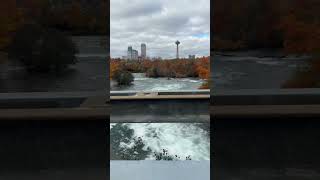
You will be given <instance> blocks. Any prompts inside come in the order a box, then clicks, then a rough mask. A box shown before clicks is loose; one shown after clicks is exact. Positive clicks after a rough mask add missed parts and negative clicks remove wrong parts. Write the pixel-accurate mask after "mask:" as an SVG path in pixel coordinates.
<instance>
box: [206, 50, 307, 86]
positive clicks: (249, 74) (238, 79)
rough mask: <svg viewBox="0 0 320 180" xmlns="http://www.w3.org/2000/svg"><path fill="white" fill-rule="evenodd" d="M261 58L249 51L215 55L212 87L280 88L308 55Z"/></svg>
mask: <svg viewBox="0 0 320 180" xmlns="http://www.w3.org/2000/svg"><path fill="white" fill-rule="evenodd" d="M261 54H263V55H266V54H265V53H263V52H260V55H259V56H260V57H259V56H258V55H256V54H250V52H239V53H233V55H232V56H221V55H216V56H214V58H213V59H214V60H213V63H212V64H211V67H212V68H211V69H212V81H213V86H214V87H213V88H214V89H216V90H225V89H234V90H236V89H278V88H281V86H282V85H283V84H284V83H285V82H286V81H287V80H289V79H290V78H291V77H292V76H293V75H294V73H295V72H296V71H297V70H298V68H303V67H304V66H305V65H306V62H307V60H308V58H307V57H294V56H292V57H281V56H278V57H277V56H275V57H261Z"/></svg>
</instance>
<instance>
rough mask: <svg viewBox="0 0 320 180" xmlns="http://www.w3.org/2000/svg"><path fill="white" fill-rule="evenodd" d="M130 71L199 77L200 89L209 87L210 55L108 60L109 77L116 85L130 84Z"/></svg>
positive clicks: (151, 75)
mask: <svg viewBox="0 0 320 180" xmlns="http://www.w3.org/2000/svg"><path fill="white" fill-rule="evenodd" d="M131 73H145V75H146V76H147V77H150V78H160V77H166V78H168V79H170V78H188V77H190V78H191V77H192V78H200V79H203V80H205V82H204V83H203V84H202V86H201V87H200V89H209V86H210V85H209V77H210V57H209V56H207V57H201V58H196V59H165V60H137V61H128V60H122V59H119V58H118V59H115V58H113V59H111V60H110V78H111V79H112V80H115V81H116V82H117V83H118V85H130V84H131V82H132V81H133V80H134V79H133V77H132V78H131V76H130V75H129V74H131ZM124 79H126V80H124ZM123 82H125V83H123Z"/></svg>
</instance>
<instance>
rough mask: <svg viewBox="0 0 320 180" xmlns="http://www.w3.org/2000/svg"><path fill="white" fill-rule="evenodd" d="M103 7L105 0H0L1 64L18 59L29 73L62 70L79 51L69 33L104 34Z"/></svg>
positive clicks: (104, 17) (73, 62) (104, 11)
mask: <svg viewBox="0 0 320 180" xmlns="http://www.w3.org/2000/svg"><path fill="white" fill-rule="evenodd" d="M106 9H107V1H106V0H91V1H90V2H89V1H82V0H73V1H67V0H56V1H52V0H2V1H1V2H0V24H1V27H0V63H4V62H6V61H15V60H18V61H20V62H22V64H23V65H25V67H26V68H27V69H28V71H30V72H31V71H32V72H41V73H54V72H62V71H64V70H65V69H66V68H68V66H69V65H70V64H75V63H76V57H75V54H76V53H77V52H78V50H77V47H76V46H75V44H74V42H73V41H72V39H70V36H85V35H93V34H95V35H107V30H108V27H107V23H106V22H107V19H108V18H107V17H108V11H106ZM102 43H103V42H102ZM105 43H106V42H105ZM1 54H8V56H2V55H1Z"/></svg>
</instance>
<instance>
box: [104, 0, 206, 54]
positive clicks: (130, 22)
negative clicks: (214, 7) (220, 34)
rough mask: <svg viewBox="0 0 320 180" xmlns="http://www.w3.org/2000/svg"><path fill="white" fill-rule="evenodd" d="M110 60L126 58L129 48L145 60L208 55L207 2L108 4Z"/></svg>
mask: <svg viewBox="0 0 320 180" xmlns="http://www.w3.org/2000/svg"><path fill="white" fill-rule="evenodd" d="M110 4H111V7H110V10H111V12H110V14H111V15H110V28H111V29H110V50H111V51H110V53H111V57H122V56H126V55H127V49H128V46H132V47H133V49H136V50H138V51H139V55H140V54H141V48H140V47H141V46H140V45H141V43H145V44H146V45H147V56H150V57H155V56H161V57H163V58H174V57H175V56H176V45H175V41H176V40H179V41H180V45H179V52H180V53H179V54H180V57H187V56H188V55H189V54H195V55H196V56H209V54H210V0H197V1H194V0H111V3H110Z"/></svg>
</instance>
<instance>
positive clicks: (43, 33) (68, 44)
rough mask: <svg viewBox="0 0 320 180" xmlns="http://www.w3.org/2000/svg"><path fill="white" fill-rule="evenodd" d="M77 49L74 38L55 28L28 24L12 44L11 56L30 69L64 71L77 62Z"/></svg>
mask: <svg viewBox="0 0 320 180" xmlns="http://www.w3.org/2000/svg"><path fill="white" fill-rule="evenodd" d="M76 53H77V49H76V46H75V44H74V43H73V42H72V40H71V39H70V38H69V37H68V36H66V35H65V34H64V33H61V32H59V31H57V30H55V29H45V28H43V27H42V26H40V25H37V24H26V25H25V26H23V27H22V28H21V29H19V30H18V31H17V33H16V35H15V37H14V39H13V42H12V44H11V46H10V51H9V57H10V58H13V59H16V60H18V61H20V62H22V63H23V64H24V65H25V66H26V68H27V69H28V70H29V71H37V72H47V71H56V72H58V71H62V70H64V69H65V68H66V67H67V66H68V65H70V64H74V63H76V57H75V54H76Z"/></svg>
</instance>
